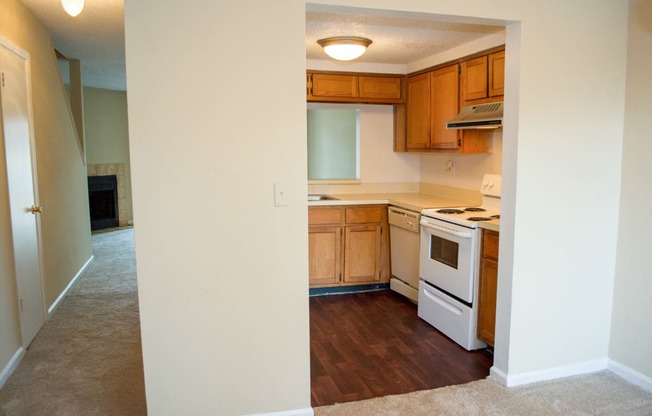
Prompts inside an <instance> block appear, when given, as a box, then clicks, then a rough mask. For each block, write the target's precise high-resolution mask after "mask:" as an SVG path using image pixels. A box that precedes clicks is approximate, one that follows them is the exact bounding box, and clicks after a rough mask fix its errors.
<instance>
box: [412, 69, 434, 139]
mask: <svg viewBox="0 0 652 416" xmlns="http://www.w3.org/2000/svg"><path fill="white" fill-rule="evenodd" d="M407 148H408V150H422V149H429V148H430V74H429V73H426V74H421V75H417V76H414V77H410V78H408V96H407Z"/></svg>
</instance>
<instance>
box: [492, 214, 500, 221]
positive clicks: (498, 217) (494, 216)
mask: <svg viewBox="0 0 652 416" xmlns="http://www.w3.org/2000/svg"><path fill="white" fill-rule="evenodd" d="M491 218H493V219H494V220H499V219H500V215H492V216H491Z"/></svg>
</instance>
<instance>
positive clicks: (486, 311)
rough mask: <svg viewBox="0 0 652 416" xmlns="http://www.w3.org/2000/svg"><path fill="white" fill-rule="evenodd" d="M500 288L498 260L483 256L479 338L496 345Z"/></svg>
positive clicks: (479, 302)
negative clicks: (497, 298)
mask: <svg viewBox="0 0 652 416" xmlns="http://www.w3.org/2000/svg"><path fill="white" fill-rule="evenodd" d="M497 288H498V262H497V261H495V260H492V259H488V258H483V259H482V263H481V265H480V284H479V292H478V338H480V339H481V340H483V341H484V342H486V343H487V344H489V345H491V346H493V345H494V331H495V329H496V290H497Z"/></svg>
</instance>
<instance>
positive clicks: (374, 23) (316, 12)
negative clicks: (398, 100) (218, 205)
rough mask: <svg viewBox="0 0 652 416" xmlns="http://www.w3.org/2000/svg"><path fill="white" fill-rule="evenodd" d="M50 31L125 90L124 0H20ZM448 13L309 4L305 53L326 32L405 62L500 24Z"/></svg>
mask: <svg viewBox="0 0 652 416" xmlns="http://www.w3.org/2000/svg"><path fill="white" fill-rule="evenodd" d="M21 1H22V3H23V4H24V5H25V6H26V7H27V8H28V9H29V10H30V11H31V12H32V13H33V14H34V15H35V16H36V17H37V18H38V19H39V20H41V22H43V24H44V25H45V26H46V27H47V29H48V30H49V31H50V34H51V36H52V41H53V43H54V47H55V48H56V49H57V50H59V52H61V53H63V54H64V55H65V56H66V57H68V58H73V59H79V60H80V61H81V63H82V71H83V76H84V84H85V85H87V86H91V87H97V88H107V89H115V90H125V89H126V82H125V36H124V0H86V2H85V3H86V5H85V7H84V10H83V11H82V12H81V14H79V15H78V16H77V17H70V16H68V14H66V12H64V10H63V8H62V7H61V2H60V1H59V0H21ZM452 20H454V19H452V18H450V17H442V16H435V15H425V14H416V13H411V14H407V13H398V12H390V11H378V10H371V9H353V8H341V7H332V6H315V5H309V6H308V7H307V11H306V58H307V59H315V60H327V59H330V58H328V57H327V56H326V55H325V54H324V52H323V51H322V49H321V47H320V46H319V45H318V44H317V40H318V39H322V38H326V37H330V36H347V35H349V36H350V35H354V36H363V37H366V38H369V39H371V40H372V41H373V43H372V45H371V46H370V47H369V49H368V51H367V53H365V54H364V55H363V56H362V57H360V58H358V59H356V60H355V62H367V63H381V64H409V63H411V62H415V61H417V60H420V59H422V58H425V57H428V56H431V55H435V54H437V53H440V52H443V51H446V50H448V49H451V48H453V47H456V46H459V45H461V44H464V43H467V42H470V41H472V40H475V39H478V38H481V37H484V36H487V35H490V34H493V33H497V32H499V31H501V30H503V29H504V26H503V25H502V24H499V23H497V24H496V25H488V24H486V22H482V23H483V24H469V23H462V22H459V21H458V22H453V21H452Z"/></svg>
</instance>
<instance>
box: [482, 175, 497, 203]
mask: <svg viewBox="0 0 652 416" xmlns="http://www.w3.org/2000/svg"><path fill="white" fill-rule="evenodd" d="M501 178H502V176H501V175H492V174H486V175H484V178H482V185H481V186H480V192H481V193H482V195H488V196H493V197H497V198H500V192H501V190H502V179H501Z"/></svg>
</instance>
